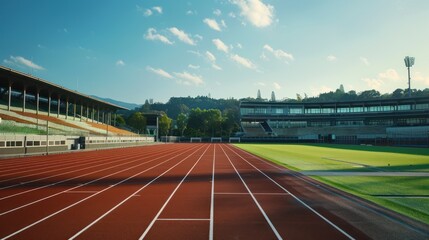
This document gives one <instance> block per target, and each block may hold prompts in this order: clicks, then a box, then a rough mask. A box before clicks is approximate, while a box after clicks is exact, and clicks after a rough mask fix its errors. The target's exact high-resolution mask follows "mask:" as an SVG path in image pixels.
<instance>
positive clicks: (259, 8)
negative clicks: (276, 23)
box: [231, 0, 274, 27]
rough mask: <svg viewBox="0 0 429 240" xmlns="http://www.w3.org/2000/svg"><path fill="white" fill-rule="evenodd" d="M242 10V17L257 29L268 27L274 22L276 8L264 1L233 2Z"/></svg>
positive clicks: (243, 0)
mask: <svg viewBox="0 0 429 240" xmlns="http://www.w3.org/2000/svg"><path fill="white" fill-rule="evenodd" d="M231 2H232V3H233V4H235V5H237V6H238V7H239V8H240V10H241V13H240V14H241V16H244V17H245V18H247V20H248V21H249V22H250V23H251V24H253V25H254V26H256V27H267V26H269V25H271V23H272V22H273V16H274V7H273V6H271V5H269V4H264V3H263V2H262V0H231Z"/></svg>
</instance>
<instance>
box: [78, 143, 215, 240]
mask: <svg viewBox="0 0 429 240" xmlns="http://www.w3.org/2000/svg"><path fill="white" fill-rule="evenodd" d="M198 146H201V148H199V149H198V151H197V152H195V153H193V154H192V155H188V156H183V157H182V159H181V164H180V165H179V166H176V167H175V168H173V169H165V170H166V171H165V172H164V173H163V174H157V176H155V175H153V180H154V181H153V182H152V183H150V184H147V185H144V186H142V187H141V188H140V189H138V190H137V191H136V192H134V193H133V196H134V197H130V196H131V195H130V196H129V197H127V198H125V199H124V200H123V201H121V202H120V203H118V204H117V205H115V206H113V207H112V208H111V209H110V210H108V211H106V212H105V213H104V214H102V215H101V216H100V217H99V218H97V219H96V220H94V221H93V222H91V223H90V224H88V225H87V226H86V227H84V228H82V229H81V230H80V231H79V232H77V234H75V235H74V236H73V238H76V239H95V238H101V239H138V238H139V237H140V236H141V234H142V233H143V232H144V231H145V230H146V229H147V228H148V226H149V225H150V224H151V222H152V221H153V219H154V218H155V217H156V216H157V214H158V213H159V210H160V209H161V208H162V207H163V205H164V204H165V203H166V201H167V200H168V198H169V196H171V194H172V192H173V191H174V189H175V188H176V187H177V186H178V184H179V183H180V181H181V180H182V179H183V176H184V175H185V174H186V172H187V171H189V169H191V168H192V166H193V165H194V164H195V163H196V162H197V161H198V159H199V158H200V156H201V155H202V153H203V152H204V151H205V150H207V147H205V146H204V145H201V144H198ZM167 170H168V171H167ZM119 219H120V220H121V221H118V220H119ZM106 229H110V231H106Z"/></svg>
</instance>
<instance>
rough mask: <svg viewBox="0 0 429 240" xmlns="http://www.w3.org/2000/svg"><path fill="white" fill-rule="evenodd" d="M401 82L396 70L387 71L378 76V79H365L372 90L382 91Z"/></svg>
mask: <svg viewBox="0 0 429 240" xmlns="http://www.w3.org/2000/svg"><path fill="white" fill-rule="evenodd" d="M400 80H401V76H399V74H398V72H397V71H396V70H395V69H391V68H390V69H387V70H386V71H384V72H381V73H379V74H378V77H377V78H363V79H362V81H364V82H365V83H366V84H367V85H368V87H370V88H371V89H376V90H382V89H386V87H387V86H392V85H395V83H398V82H399V81H400Z"/></svg>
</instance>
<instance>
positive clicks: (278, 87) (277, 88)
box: [273, 82, 282, 90]
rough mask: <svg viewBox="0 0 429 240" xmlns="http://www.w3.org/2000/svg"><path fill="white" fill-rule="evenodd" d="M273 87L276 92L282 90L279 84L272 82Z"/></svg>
mask: <svg viewBox="0 0 429 240" xmlns="http://www.w3.org/2000/svg"><path fill="white" fill-rule="evenodd" d="M273 86H274V88H275V89H276V90H280V89H282V86H280V84H279V83H277V82H273Z"/></svg>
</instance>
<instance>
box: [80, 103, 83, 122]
mask: <svg viewBox="0 0 429 240" xmlns="http://www.w3.org/2000/svg"><path fill="white" fill-rule="evenodd" d="M82 117H83V105H82V103H81V104H80V121H81V122H82Z"/></svg>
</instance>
